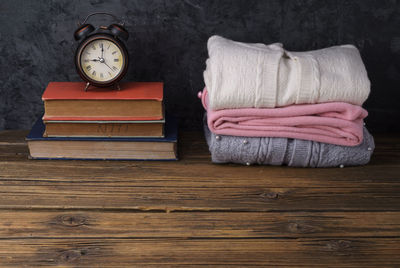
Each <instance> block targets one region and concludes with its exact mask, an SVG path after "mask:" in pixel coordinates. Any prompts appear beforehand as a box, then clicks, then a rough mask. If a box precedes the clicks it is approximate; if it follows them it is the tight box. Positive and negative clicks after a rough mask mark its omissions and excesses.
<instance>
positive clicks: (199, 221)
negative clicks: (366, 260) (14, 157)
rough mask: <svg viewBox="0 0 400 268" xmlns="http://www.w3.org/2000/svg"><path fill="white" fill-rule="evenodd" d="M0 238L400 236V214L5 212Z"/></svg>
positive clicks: (0, 219)
mask: <svg viewBox="0 0 400 268" xmlns="http://www.w3.org/2000/svg"><path fill="white" fill-rule="evenodd" d="M0 226H1V228H0V238H3V239H4V238H33V237H39V238H55V237H57V238H77V237H85V238H89V237H90V238H96V237H97V238H100V237H113V238H132V237H135V238H160V237H172V238H173V237H175V238H179V237H180V238H196V237H197V238H207V237H208V238H244V237H246V238H266V237H268V238H276V237H283V238H285V237H286V238H299V237H342V238H343V237H374V236H378V237H383V236H390V237H400V212H346V213H343V212H340V213H339V212H315V213H309V212H308V213H304V212H297V213H294V212H286V213H253V212H250V213H226V212H222V213H209V212H201V213H199V212H190V213H126V212H118V213H116V212H106V211H94V212H93V211H69V212H62V211H25V210H24V211H8V210H2V211H0Z"/></svg>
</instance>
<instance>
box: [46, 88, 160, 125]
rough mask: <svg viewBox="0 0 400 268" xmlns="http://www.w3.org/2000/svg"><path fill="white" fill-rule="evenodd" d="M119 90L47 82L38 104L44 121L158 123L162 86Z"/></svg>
mask: <svg viewBox="0 0 400 268" xmlns="http://www.w3.org/2000/svg"><path fill="white" fill-rule="evenodd" d="M120 87H121V90H116V89H110V88H95V87H91V88H89V90H88V91H84V88H85V83H84V82H50V83H49V85H48V86H47V88H46V90H45V92H44V93H43V96H42V100H43V101H44V107H45V114H44V116H43V120H44V121H93V120H96V121H110V120H112V121H135V120H161V119H163V118H164V114H163V104H162V101H163V83H162V82H125V83H121V84H120Z"/></svg>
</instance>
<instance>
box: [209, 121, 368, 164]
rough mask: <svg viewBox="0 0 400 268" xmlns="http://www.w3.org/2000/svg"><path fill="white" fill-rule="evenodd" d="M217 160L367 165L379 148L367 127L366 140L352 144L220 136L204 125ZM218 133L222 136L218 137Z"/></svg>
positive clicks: (260, 162) (248, 162) (213, 160)
mask: <svg viewBox="0 0 400 268" xmlns="http://www.w3.org/2000/svg"><path fill="white" fill-rule="evenodd" d="M204 131H205V136H206V140H207V143H208V146H209V150H210V152H211V159H212V162H213V163H238V164H245V165H250V164H259V165H288V166H293V167H339V166H341V165H344V166H358V165H365V164H367V163H368V162H369V161H370V159H371V155H372V153H373V150H374V148H375V144H374V139H373V137H372V136H371V134H370V133H369V132H368V131H367V129H366V128H365V127H364V139H363V141H362V143H361V144H360V145H358V146H353V147H348V146H339V145H333V144H327V143H321V142H314V141H306V140H299V139H287V138H254V137H235V136H225V135H216V134H214V133H212V132H211V131H210V130H209V129H208V127H207V124H204ZM217 136H218V138H217Z"/></svg>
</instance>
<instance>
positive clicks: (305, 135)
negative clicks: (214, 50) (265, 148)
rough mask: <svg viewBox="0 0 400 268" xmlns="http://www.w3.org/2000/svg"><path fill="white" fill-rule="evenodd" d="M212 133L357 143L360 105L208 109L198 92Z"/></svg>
mask: <svg viewBox="0 0 400 268" xmlns="http://www.w3.org/2000/svg"><path fill="white" fill-rule="evenodd" d="M201 98H202V103H203V106H204V108H205V109H206V110H207V117H208V120H207V124H208V128H209V129H210V130H211V132H213V133H215V134H221V135H231V136H244V137H281V138H294V139H303V140H312V141H318V142H325V143H331V144H336V145H345V146H356V145H358V144H360V143H361V141H362V139H363V119H364V118H365V117H366V116H367V115H368V113H367V111H366V110H364V109H363V108H361V107H360V106H356V105H352V104H349V103H345V102H330V103H320V104H300V105H290V106H286V107H281V108H240V109H223V110H217V111H214V110H210V109H208V107H207V90H204V91H203V93H202V94H201Z"/></svg>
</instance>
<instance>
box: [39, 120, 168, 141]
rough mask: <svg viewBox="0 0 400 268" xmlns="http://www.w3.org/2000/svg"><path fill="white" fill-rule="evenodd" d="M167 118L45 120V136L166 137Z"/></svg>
mask: <svg viewBox="0 0 400 268" xmlns="http://www.w3.org/2000/svg"><path fill="white" fill-rule="evenodd" d="M164 123H165V120H153V121H55V120H50V121H44V124H45V132H44V134H43V135H44V137H131V138H139V137H154V138H162V137H164Z"/></svg>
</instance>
